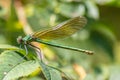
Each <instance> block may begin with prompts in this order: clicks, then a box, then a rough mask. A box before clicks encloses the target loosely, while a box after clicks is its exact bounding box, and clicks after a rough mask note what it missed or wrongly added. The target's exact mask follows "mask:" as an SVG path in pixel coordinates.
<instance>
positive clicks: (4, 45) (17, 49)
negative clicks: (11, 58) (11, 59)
mask: <svg viewBox="0 0 120 80" xmlns="http://www.w3.org/2000/svg"><path fill="white" fill-rule="evenodd" d="M0 49H7V50H15V51H18V52H20V53H22V54H25V51H24V50H23V49H20V48H18V47H15V46H12V45H8V44H0Z"/></svg>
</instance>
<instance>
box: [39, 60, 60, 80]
mask: <svg viewBox="0 0 120 80" xmlns="http://www.w3.org/2000/svg"><path fill="white" fill-rule="evenodd" d="M39 64H40V66H41V69H42V71H43V74H44V76H45V78H46V79H47V80H62V78H61V75H60V73H59V72H58V71H57V70H55V69H53V68H51V67H49V66H47V65H45V64H44V63H43V62H40V61H39Z"/></svg>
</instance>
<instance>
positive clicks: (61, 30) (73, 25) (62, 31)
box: [32, 17, 87, 40]
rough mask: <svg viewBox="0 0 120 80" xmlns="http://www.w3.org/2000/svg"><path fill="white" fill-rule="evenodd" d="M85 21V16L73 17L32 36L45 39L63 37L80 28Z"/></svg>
mask: <svg viewBox="0 0 120 80" xmlns="http://www.w3.org/2000/svg"><path fill="white" fill-rule="evenodd" d="M86 23H87V20H86V18H85V17H75V18H72V19H70V20H68V21H65V22H63V23H61V24H59V25H57V26H56V27H53V28H51V29H48V30H45V31H42V32H41V31H39V32H35V33H34V34H33V35H32V37H34V38H39V39H45V40H52V39H60V38H65V37H67V36H70V35H72V34H74V33H75V32H77V31H78V30H80V29H81V28H82V27H83V26H85V24H86Z"/></svg>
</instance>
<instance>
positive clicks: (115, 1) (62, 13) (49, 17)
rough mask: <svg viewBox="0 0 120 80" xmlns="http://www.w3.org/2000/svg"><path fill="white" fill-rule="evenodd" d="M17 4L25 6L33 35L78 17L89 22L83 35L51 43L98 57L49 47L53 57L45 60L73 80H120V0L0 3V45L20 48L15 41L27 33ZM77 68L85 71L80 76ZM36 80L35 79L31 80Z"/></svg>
mask: <svg viewBox="0 0 120 80" xmlns="http://www.w3.org/2000/svg"><path fill="white" fill-rule="evenodd" d="M16 1H17V2H18V3H19V2H20V3H21V4H22V5H21V6H22V7H23V8H24V12H25V15H26V16H24V17H25V18H26V19H27V24H29V28H31V29H32V30H33V31H37V30H43V29H48V28H50V27H54V26H55V25H57V24H59V23H61V22H63V21H65V20H68V19H70V18H73V17H75V16H85V17H86V18H87V20H88V22H87V25H86V26H85V27H84V28H83V29H82V30H81V31H79V32H77V33H76V34H74V35H72V36H69V37H67V38H65V39H61V40H53V41H52V42H54V43H58V44H61V45H67V46H72V47H77V48H82V49H88V50H92V51H94V52H95V54H94V55H92V56H89V55H86V54H82V53H79V52H74V51H69V50H64V49H58V48H53V47H49V46H47V48H49V50H50V51H51V52H52V53H50V51H48V53H45V54H46V55H45V58H46V60H48V62H49V63H50V64H52V66H58V67H59V68H62V69H63V71H64V72H65V73H67V74H69V75H70V76H71V77H72V78H73V79H74V80H80V79H81V80H120V1H119V0H0V44H10V45H14V46H19V45H18V44H17V42H16V38H17V37H18V36H19V35H22V36H25V34H26V33H28V32H27V30H24V27H23V25H24V24H21V23H20V20H19V18H18V16H19V15H18V14H17V10H16V7H18V6H19V4H18V6H17V5H14V4H15V2H16ZM17 2H16V4H17ZM17 9H19V8H17ZM18 11H19V10H18ZM20 15H22V12H21V14H20ZM23 22H24V21H23ZM45 47H46V46H45ZM51 55H52V56H54V59H53V58H50V56H51ZM76 65H77V68H78V69H80V70H81V69H83V71H81V72H77V71H76ZM82 72H85V73H84V74H85V75H83V76H85V77H83V76H82V75H81V74H82ZM80 77H83V78H80ZM32 78H34V79H32ZM37 79H38V80H39V78H38V76H37V75H36V76H33V77H31V78H29V79H28V80H37Z"/></svg>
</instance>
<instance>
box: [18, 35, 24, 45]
mask: <svg viewBox="0 0 120 80" xmlns="http://www.w3.org/2000/svg"><path fill="white" fill-rule="evenodd" d="M22 42H23V40H22V36H18V38H17V43H18V44H21V43H22Z"/></svg>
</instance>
